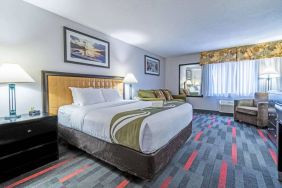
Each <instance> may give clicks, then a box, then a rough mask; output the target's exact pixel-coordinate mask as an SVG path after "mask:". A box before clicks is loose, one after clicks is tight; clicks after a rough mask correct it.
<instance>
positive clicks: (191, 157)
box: [183, 150, 198, 170]
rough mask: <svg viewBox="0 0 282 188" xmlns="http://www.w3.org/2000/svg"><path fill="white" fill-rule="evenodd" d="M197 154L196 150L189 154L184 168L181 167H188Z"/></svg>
mask: <svg viewBox="0 0 282 188" xmlns="http://www.w3.org/2000/svg"><path fill="white" fill-rule="evenodd" d="M197 155H198V151H197V150H195V151H193V153H192V154H191V155H190V157H189V158H188V160H187V162H186V163H185V165H184V168H183V169H184V170H189V169H190V167H191V166H192V164H193V162H194V160H195V158H196V157H197Z"/></svg>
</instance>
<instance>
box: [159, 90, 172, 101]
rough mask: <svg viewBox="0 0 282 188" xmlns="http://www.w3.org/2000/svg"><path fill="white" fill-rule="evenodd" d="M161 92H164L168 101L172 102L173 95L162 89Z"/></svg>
mask: <svg viewBox="0 0 282 188" xmlns="http://www.w3.org/2000/svg"><path fill="white" fill-rule="evenodd" d="M161 91H162V92H163V94H164V96H165V98H166V100H167V101H170V100H172V99H173V97H172V95H171V93H170V91H169V90H168V89H162V90H161Z"/></svg>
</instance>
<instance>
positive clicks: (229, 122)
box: [227, 118, 231, 126]
mask: <svg viewBox="0 0 282 188" xmlns="http://www.w3.org/2000/svg"><path fill="white" fill-rule="evenodd" d="M227 125H229V126H230V125H231V119H230V118H228V120H227Z"/></svg>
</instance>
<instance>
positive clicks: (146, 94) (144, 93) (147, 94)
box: [138, 90, 156, 98]
mask: <svg viewBox="0 0 282 188" xmlns="http://www.w3.org/2000/svg"><path fill="white" fill-rule="evenodd" d="M138 96H139V97H141V98H156V95H155V92H154V90H139V91H138Z"/></svg>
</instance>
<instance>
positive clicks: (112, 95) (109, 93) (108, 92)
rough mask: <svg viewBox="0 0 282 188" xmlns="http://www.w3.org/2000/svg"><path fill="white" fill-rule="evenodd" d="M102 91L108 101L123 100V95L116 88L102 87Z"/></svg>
mask: <svg viewBox="0 0 282 188" xmlns="http://www.w3.org/2000/svg"><path fill="white" fill-rule="evenodd" d="M102 93H103V96H104V99H105V101H106V102H114V101H121V100H122V97H121V96H120V95H119V93H118V91H117V90H116V89H112V88H107V89H102Z"/></svg>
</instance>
